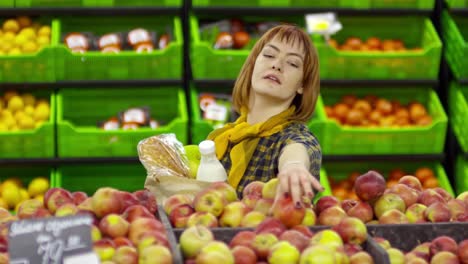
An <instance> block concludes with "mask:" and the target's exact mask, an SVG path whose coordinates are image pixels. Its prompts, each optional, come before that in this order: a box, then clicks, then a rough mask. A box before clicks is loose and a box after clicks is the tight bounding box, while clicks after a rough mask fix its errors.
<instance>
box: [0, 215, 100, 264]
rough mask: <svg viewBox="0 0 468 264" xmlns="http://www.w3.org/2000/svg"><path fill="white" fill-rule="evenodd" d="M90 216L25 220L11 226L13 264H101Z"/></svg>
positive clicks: (9, 244)
mask: <svg viewBox="0 0 468 264" xmlns="http://www.w3.org/2000/svg"><path fill="white" fill-rule="evenodd" d="M92 222H93V220H92V218H91V217H90V216H88V215H74V216H65V217H49V218H43V219H25V220H20V221H15V222H12V223H11V224H10V227H9V230H8V253H9V256H10V263H11V264H36V263H37V264H62V263H63V264H74V263H87V264H95V263H96V264H98V263H99V260H98V258H97V256H96V254H95V253H94V252H93V243H92V241H91V225H92Z"/></svg>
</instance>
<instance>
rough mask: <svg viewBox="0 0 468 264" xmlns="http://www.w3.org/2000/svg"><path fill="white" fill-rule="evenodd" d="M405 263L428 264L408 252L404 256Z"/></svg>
mask: <svg viewBox="0 0 468 264" xmlns="http://www.w3.org/2000/svg"><path fill="white" fill-rule="evenodd" d="M405 263H407V264H408V263H410V264H428V263H427V261H426V260H424V259H423V258H421V257H419V256H418V255H416V253H414V252H408V253H406V254H405Z"/></svg>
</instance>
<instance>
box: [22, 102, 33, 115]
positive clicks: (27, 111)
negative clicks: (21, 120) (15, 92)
mask: <svg viewBox="0 0 468 264" xmlns="http://www.w3.org/2000/svg"><path fill="white" fill-rule="evenodd" d="M24 113H25V114H26V115H27V116H34V106H31V105H27V106H25V107H24Z"/></svg>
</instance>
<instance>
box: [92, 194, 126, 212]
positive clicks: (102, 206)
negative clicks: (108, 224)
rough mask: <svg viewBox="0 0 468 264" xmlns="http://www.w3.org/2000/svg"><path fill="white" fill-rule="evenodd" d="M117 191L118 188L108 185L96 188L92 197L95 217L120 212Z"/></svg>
mask: <svg viewBox="0 0 468 264" xmlns="http://www.w3.org/2000/svg"><path fill="white" fill-rule="evenodd" d="M118 192H119V191H118V190H116V189H114V188H110V187H101V188H99V189H97V190H96V192H95V193H94V194H93V197H92V205H93V212H94V213H95V214H96V216H97V217H99V218H102V217H104V216H105V215H108V214H119V213H120V212H121V210H120V209H121V203H120V201H119V197H118V195H117V194H118Z"/></svg>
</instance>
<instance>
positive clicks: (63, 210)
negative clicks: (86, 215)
mask: <svg viewBox="0 0 468 264" xmlns="http://www.w3.org/2000/svg"><path fill="white" fill-rule="evenodd" d="M78 211H79V209H78V207H77V206H76V205H75V203H73V202H72V203H66V204H62V205H61V206H60V207H58V208H57V210H55V216H56V217H61V216H68V215H76V214H77V213H78Z"/></svg>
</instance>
